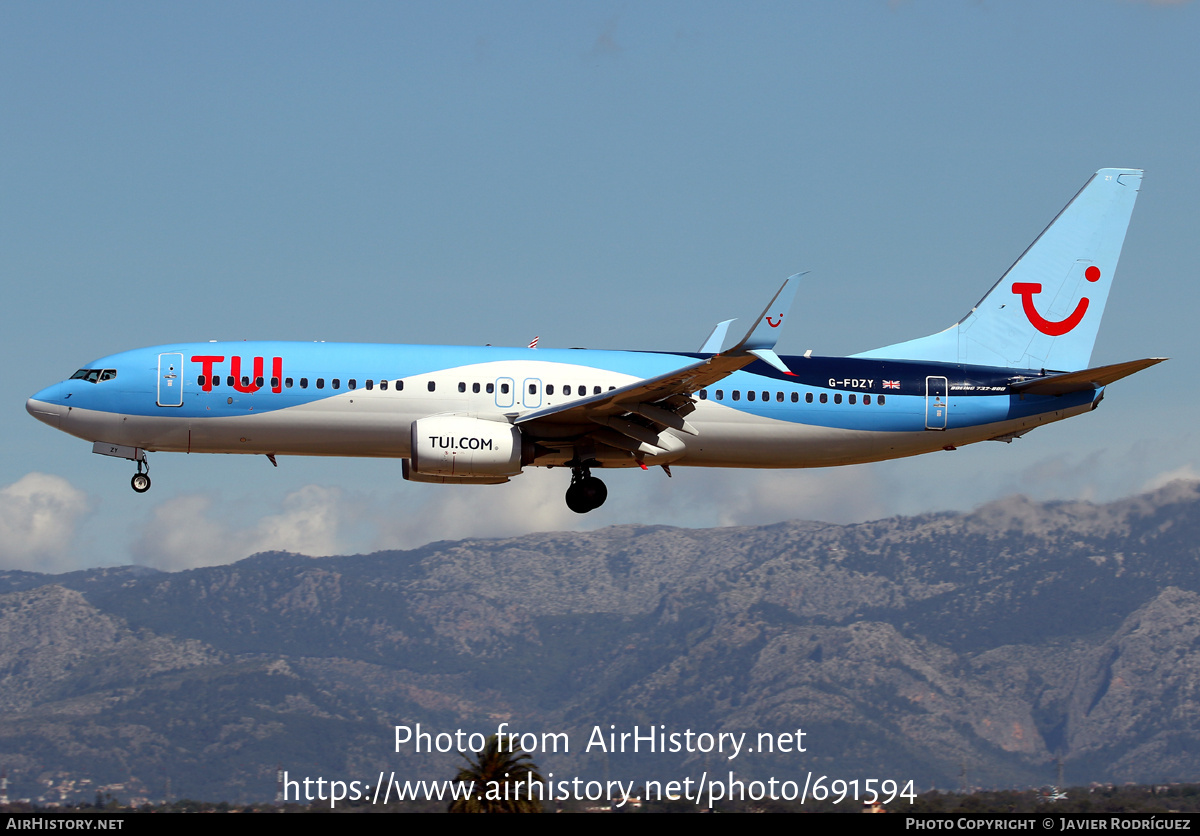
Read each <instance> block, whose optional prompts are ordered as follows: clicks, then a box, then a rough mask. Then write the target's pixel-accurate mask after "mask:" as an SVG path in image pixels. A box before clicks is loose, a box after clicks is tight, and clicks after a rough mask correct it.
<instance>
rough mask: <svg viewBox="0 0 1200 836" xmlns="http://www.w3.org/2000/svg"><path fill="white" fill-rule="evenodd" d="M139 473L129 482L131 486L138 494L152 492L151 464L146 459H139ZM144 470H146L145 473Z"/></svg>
mask: <svg viewBox="0 0 1200 836" xmlns="http://www.w3.org/2000/svg"><path fill="white" fill-rule="evenodd" d="M136 461H137V473H135V474H133V478H132V479H130V480H129V484H130V485H131V486H132V487H133V489H134V490H135V491H137V492H138V493H145V492H146V491H148V490H150V463H149V462H147V461H146V460H145V458H141V459H137V460H136ZM142 468H145V470H144V471H143V470H142Z"/></svg>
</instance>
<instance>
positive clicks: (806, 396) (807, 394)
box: [804, 392, 813, 403]
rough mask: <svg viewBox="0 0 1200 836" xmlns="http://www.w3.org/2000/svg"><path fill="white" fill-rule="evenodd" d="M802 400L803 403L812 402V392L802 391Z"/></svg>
mask: <svg viewBox="0 0 1200 836" xmlns="http://www.w3.org/2000/svg"><path fill="white" fill-rule="evenodd" d="M804 402H805V403H812V402H813V396H812V392H805V393H804Z"/></svg>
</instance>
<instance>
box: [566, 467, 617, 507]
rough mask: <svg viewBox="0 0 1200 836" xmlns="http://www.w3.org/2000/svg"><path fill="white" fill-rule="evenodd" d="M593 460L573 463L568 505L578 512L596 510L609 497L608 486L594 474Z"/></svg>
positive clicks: (568, 489) (568, 490)
mask: <svg viewBox="0 0 1200 836" xmlns="http://www.w3.org/2000/svg"><path fill="white" fill-rule="evenodd" d="M591 463H592V462H590V461H589V462H588V463H585V464H572V465H571V487H569V488H567V507H568V508H570V509H571V510H572V511H574V512H575V513H576V514H586V513H587V512H588V511H594V510H596V509H597V508H599V507H600V506H601V505H603V504H604V500H606V499H608V488H606V487H605V486H604V483H603V482H601V481H600V480H599V479H597V478H596V477H595V476H593V475H592V471H591V469H590V468H589V467H588V465H589V464H591Z"/></svg>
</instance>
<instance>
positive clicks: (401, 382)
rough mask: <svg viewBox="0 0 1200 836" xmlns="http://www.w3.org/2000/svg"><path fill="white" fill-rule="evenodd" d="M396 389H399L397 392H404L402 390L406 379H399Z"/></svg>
mask: <svg viewBox="0 0 1200 836" xmlns="http://www.w3.org/2000/svg"><path fill="white" fill-rule="evenodd" d="M396 391H397V392H402V391H404V381H403V380H397V381H396Z"/></svg>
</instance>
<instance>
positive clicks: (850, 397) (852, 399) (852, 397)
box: [847, 395, 858, 403]
mask: <svg viewBox="0 0 1200 836" xmlns="http://www.w3.org/2000/svg"><path fill="white" fill-rule="evenodd" d="M847 399H848V400H849V401H850V403H858V397H857V396H856V395H848V396H847Z"/></svg>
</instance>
